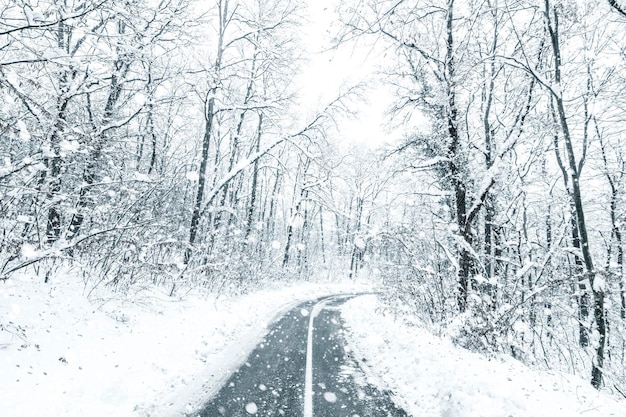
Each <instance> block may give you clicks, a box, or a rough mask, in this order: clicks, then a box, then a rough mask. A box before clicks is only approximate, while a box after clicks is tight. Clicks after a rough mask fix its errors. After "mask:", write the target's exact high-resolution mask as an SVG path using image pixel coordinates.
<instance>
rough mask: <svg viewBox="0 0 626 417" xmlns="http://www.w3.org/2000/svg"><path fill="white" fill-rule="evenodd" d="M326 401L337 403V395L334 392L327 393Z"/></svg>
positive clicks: (325, 395)
mask: <svg viewBox="0 0 626 417" xmlns="http://www.w3.org/2000/svg"><path fill="white" fill-rule="evenodd" d="M324 399H325V400H326V401H327V402H329V403H336V402H337V395H336V394H335V393H334V392H329V391H327V392H325V393H324Z"/></svg>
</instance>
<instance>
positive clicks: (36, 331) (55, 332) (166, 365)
mask: <svg viewBox="0 0 626 417" xmlns="http://www.w3.org/2000/svg"><path fill="white" fill-rule="evenodd" d="M77 275H78V274H69V275H68V274H59V275H57V276H53V277H51V282H50V283H49V284H44V283H43V278H36V279H35V278H29V277H16V278H15V279H10V280H8V281H6V282H0V416H2V417H5V416H7V417H30V416H55V417H56V416H66V417H73V416H76V417H79V416H81V417H82V416H85V415H89V416H95V417H98V416H103V417H104V416H117V417H130V416H132V417H147V416H150V417H159V416H163V417H165V416H167V417H177V416H183V415H187V414H189V413H191V412H193V411H195V410H197V409H198V408H199V406H200V405H201V404H203V403H204V402H205V401H207V400H208V399H209V398H210V396H211V395H212V394H213V393H215V392H216V391H217V390H218V389H219V388H220V387H221V386H222V385H223V383H224V382H225V381H226V380H227V378H228V377H229V376H230V375H231V373H232V372H233V371H235V370H236V369H237V368H238V367H239V366H240V365H241V363H243V362H244V361H245V359H246V357H247V356H248V355H249V353H250V352H251V351H252V349H253V348H254V347H255V346H256V345H257V343H258V342H259V340H260V339H261V338H262V337H263V336H264V335H265V332H266V331H267V326H268V325H269V324H270V323H271V322H273V321H274V320H275V319H276V318H277V317H278V316H280V315H281V314H282V313H283V312H285V311H287V310H288V309H290V308H292V307H294V306H296V305H297V304H298V303H299V302H301V301H304V300H307V299H312V298H316V297H319V296H321V295H325V294H329V293H335V292H337V291H341V290H342V289H343V290H346V287H345V286H343V287H337V286H332V285H328V284H324V285H321V284H305V285H303V284H300V285H298V286H291V287H288V286H285V285H284V284H282V285H283V287H282V288H280V287H279V286H278V284H277V289H275V290H264V291H259V292H257V293H255V294H251V295H247V296H240V297H225V296H219V297H216V296H215V295H211V294H206V293H200V292H198V291H192V292H191V293H189V294H186V295H185V296H184V298H179V297H169V296H168V295H166V294H163V293H160V292H159V291H157V290H154V289H144V290H143V291H142V292H137V293H134V294H129V295H127V296H121V295H119V294H114V293H111V292H110V291H108V290H106V289H103V288H98V289H96V290H95V291H93V292H92V294H91V297H90V301H88V299H87V297H86V293H87V292H88V290H89V289H85V288H84V283H83V279H82V277H80V276H77ZM354 288H355V286H353V289H352V290H354ZM263 388H265V389H266V387H264V386H259V389H261V390H262V389H263ZM251 411H252V406H250V408H249V409H248V412H249V413H250V414H254V412H251Z"/></svg>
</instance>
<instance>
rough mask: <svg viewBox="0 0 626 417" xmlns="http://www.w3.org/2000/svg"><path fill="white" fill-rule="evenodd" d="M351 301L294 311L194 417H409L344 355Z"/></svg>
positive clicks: (309, 304) (312, 303)
mask: <svg viewBox="0 0 626 417" xmlns="http://www.w3.org/2000/svg"><path fill="white" fill-rule="evenodd" d="M351 297H352V296H334V297H327V298H324V299H321V300H317V301H309V302H306V303H303V304H301V305H299V306H298V307H296V308H294V309H293V310H291V311H289V312H288V313H287V314H285V315H284V316H283V317H282V318H281V319H280V320H278V321H277V322H276V323H274V324H273V325H272V326H271V327H270V329H269V332H268V334H267V335H266V336H265V337H264V338H263V340H262V341H261V343H259V345H258V346H257V347H256V348H255V350H254V351H253V352H252V353H251V354H250V356H249V357H248V359H247V360H246V362H245V363H244V364H243V365H242V366H241V368H239V369H238V370H237V371H236V372H235V373H234V374H233V375H232V376H231V377H230V379H229V380H228V381H227V382H226V383H225V385H224V386H223V387H222V388H221V390H220V391H219V392H218V393H217V394H216V395H215V396H214V397H213V398H211V399H210V400H209V401H208V402H207V403H206V404H205V405H204V406H203V408H202V409H201V410H199V411H197V412H195V413H193V414H190V415H189V416H194V417H195V416H201V417H224V416H226V417H250V416H288V417H334V416H337V417H339V416H342V417H343V416H346V417H357V416H358V417H369V416H372V417H379V416H380V417H406V416H407V414H406V413H405V412H404V411H403V410H402V409H400V408H398V407H397V406H396V405H395V404H394V402H393V400H392V396H391V393H389V392H388V391H380V390H378V389H377V388H376V387H374V386H373V385H371V384H370V383H368V382H367V378H366V376H365V374H364V373H363V371H362V370H361V369H360V368H359V366H358V363H357V361H356V360H355V359H354V358H352V357H351V355H350V354H349V352H347V351H346V349H345V335H344V333H345V330H344V327H343V321H342V319H341V315H340V312H339V308H338V307H339V306H340V305H341V304H342V303H343V302H345V301H346V300H347V299H349V298H351ZM307 363H308V366H307ZM307 374H308V375H307Z"/></svg>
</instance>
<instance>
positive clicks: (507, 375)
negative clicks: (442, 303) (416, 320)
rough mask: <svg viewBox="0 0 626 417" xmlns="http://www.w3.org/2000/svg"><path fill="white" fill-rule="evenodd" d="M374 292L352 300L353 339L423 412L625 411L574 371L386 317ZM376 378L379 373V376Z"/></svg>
mask: <svg viewBox="0 0 626 417" xmlns="http://www.w3.org/2000/svg"><path fill="white" fill-rule="evenodd" d="M379 307H381V305H380V304H379V301H378V299H377V298H376V297H375V296H373V295H369V296H363V297H358V298H355V299H353V300H351V301H348V302H347V303H346V304H345V305H344V307H343V310H342V315H343V317H344V319H345V321H346V325H347V327H348V330H349V331H348V332H347V335H348V344H349V347H350V348H351V349H352V350H353V351H354V353H355V355H356V358H358V359H359V360H360V362H361V366H362V367H364V368H365V371H366V372H367V373H368V375H369V379H371V381H370V382H371V383H374V384H375V385H378V386H379V387H381V388H388V389H391V390H392V391H393V392H394V393H395V395H394V398H395V399H396V400H397V402H398V405H400V406H402V407H403V408H405V410H406V411H407V412H409V413H410V414H411V415H413V416H420V417H421V416H423V417H435V416H436V417H527V416H533V417H544V416H545V417H554V416H559V417H573V416H585V417H609V416H616V417H617V416H619V417H623V416H626V401H624V400H623V399H619V398H614V397H612V396H610V395H608V394H606V393H604V392H597V391H596V390H594V389H593V388H592V387H591V386H590V385H589V383H588V382H587V381H584V380H582V379H580V378H577V377H574V376H571V375H562V374H557V373H548V372H539V371H534V370H532V369H529V368H528V367H526V366H524V365H523V364H521V363H519V362H517V361H515V360H513V359H511V358H507V357H502V358H499V359H494V360H489V359H487V358H485V357H484V356H481V355H478V354H475V353H472V352H468V351H466V350H463V349H460V348H457V347H455V346H454V345H453V344H452V343H451V342H450V341H449V340H447V339H442V338H439V337H436V336H433V335H432V334H430V333H429V332H428V331H426V330H425V329H422V328H419V327H415V326H410V325H408V324H406V323H403V322H402V321H401V320H400V319H394V317H391V316H388V315H384V314H382V313H381V312H380V311H381V310H380V309H379ZM377 376H380V378H379V377H377Z"/></svg>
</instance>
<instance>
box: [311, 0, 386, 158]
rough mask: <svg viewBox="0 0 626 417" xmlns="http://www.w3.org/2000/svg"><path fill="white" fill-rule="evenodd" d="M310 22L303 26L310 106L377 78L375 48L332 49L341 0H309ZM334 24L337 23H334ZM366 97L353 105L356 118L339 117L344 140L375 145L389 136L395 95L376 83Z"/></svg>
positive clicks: (348, 144)
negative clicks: (388, 114)
mask: <svg viewBox="0 0 626 417" xmlns="http://www.w3.org/2000/svg"><path fill="white" fill-rule="evenodd" d="M308 1H309V5H308V18H309V20H310V24H309V25H308V26H307V27H305V28H304V29H303V31H304V32H305V35H304V36H303V39H304V40H305V41H306V40H308V41H309V42H308V43H309V45H308V47H309V49H310V51H311V52H312V54H311V56H310V57H309V61H308V65H307V67H306V68H305V70H304V72H303V74H302V80H301V81H300V82H301V83H302V90H301V92H302V96H303V101H304V105H305V106H306V107H308V108H309V109H311V110H314V109H318V108H319V105H320V104H322V105H323V104H325V103H328V102H329V101H331V100H333V99H334V98H335V97H336V96H337V95H338V94H339V93H340V92H341V91H345V90H346V89H347V88H349V87H350V86H353V85H356V84H358V83H361V82H365V81H372V80H374V78H375V72H376V63H377V62H379V60H378V59H377V58H376V54H377V53H376V52H375V51H373V48H368V47H364V46H358V47H356V46H353V45H342V46H340V47H339V48H337V49H330V50H329V47H330V46H331V45H332V44H331V41H332V36H333V35H334V32H335V31H336V30H337V19H338V16H337V14H336V7H337V3H338V0H308ZM333 25H334V27H333ZM363 98H364V100H363V101H356V100H355V101H354V102H353V103H351V105H350V109H351V110H352V111H354V112H355V113H356V114H355V116H354V117H353V118H350V117H343V118H341V119H339V120H338V125H339V128H340V135H341V136H342V138H341V139H343V140H342V143H344V142H346V145H347V146H350V145H352V144H359V145H361V144H365V145H368V146H372V147H375V146H377V145H378V144H380V143H382V142H383V141H384V140H383V138H385V137H387V136H388V134H386V133H385V132H384V131H383V126H384V124H385V119H386V116H385V115H384V113H385V111H386V110H387V108H388V107H389V105H390V103H391V100H392V97H391V94H390V92H389V91H388V90H386V89H383V88H382V87H375V86H373V85H370V86H367V87H366V88H365V89H364V97H363Z"/></svg>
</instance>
